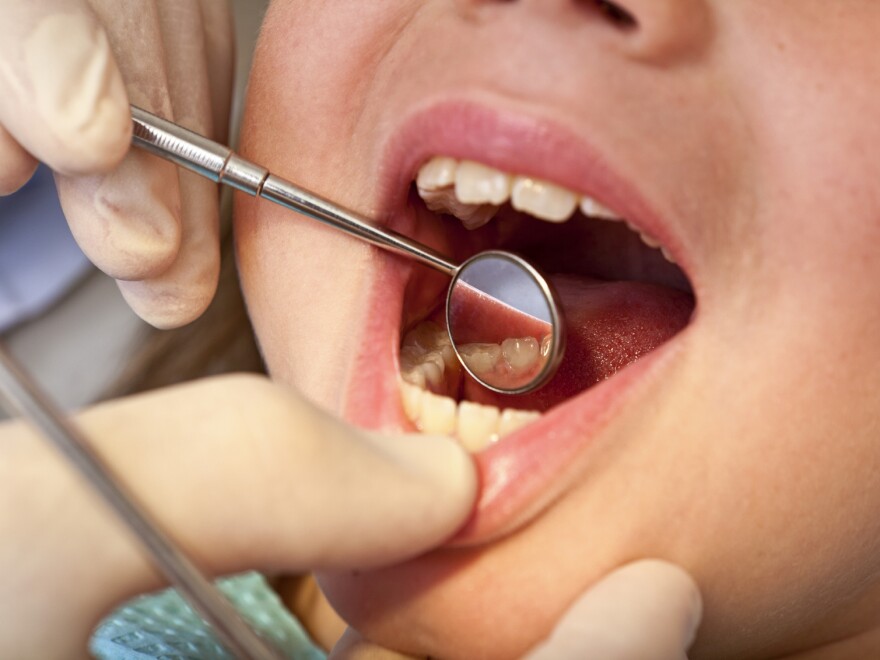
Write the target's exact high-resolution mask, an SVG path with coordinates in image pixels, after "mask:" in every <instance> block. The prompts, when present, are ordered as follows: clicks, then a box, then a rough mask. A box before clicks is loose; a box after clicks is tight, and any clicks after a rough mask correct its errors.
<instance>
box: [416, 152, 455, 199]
mask: <svg viewBox="0 0 880 660" xmlns="http://www.w3.org/2000/svg"><path fill="white" fill-rule="evenodd" d="M457 169H458V162H457V161H456V160H455V159H454V158H445V157H443V156H438V157H436V158H432V159H431V160H429V161H428V162H427V163H425V164H424V165H422V169H420V170H419V175H418V177H416V186H418V188H419V190H426V191H429V190H441V189H442V188H451V187H452V186H454V185H455V172H456V170H457Z"/></svg>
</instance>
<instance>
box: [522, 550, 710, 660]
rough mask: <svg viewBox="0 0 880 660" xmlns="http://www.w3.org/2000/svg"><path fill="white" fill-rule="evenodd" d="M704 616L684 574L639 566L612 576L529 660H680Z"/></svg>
mask: <svg viewBox="0 0 880 660" xmlns="http://www.w3.org/2000/svg"><path fill="white" fill-rule="evenodd" d="M701 616H702V600H701V597H700V591H699V589H698V588H697V585H696V583H695V582H694V580H693V578H692V577H691V576H690V575H688V573H686V572H685V571H684V570H683V569H681V568H679V567H678V566H675V565H674V564H670V563H668V562H664V561H659V560H651V559H648V560H641V561H637V562H634V563H632V564H628V565H626V566H624V567H622V568H619V569H617V570H616V571H614V572H613V573H610V574H609V575H607V576H606V577H605V578H603V579H602V580H600V581H599V582H598V583H597V584H596V585H595V586H594V587H592V588H591V589H590V590H589V591H588V592H587V593H586V594H584V595H583V596H582V597H581V598H580V599H579V600H578V601H577V602H575V604H574V605H573V606H572V607H571V608H570V609H569V610H568V612H567V613H566V614H565V616H564V617H563V618H562V620H561V621H560V622H559V624H558V625H557V627H556V629H555V630H554V631H553V633H552V634H551V635H550V637H549V638H548V639H547V640H546V641H545V642H543V643H542V644H541V645H540V646H539V647H537V649H535V651H534V652H532V653H531V654H530V655H529V656H528V659H529V660H564V659H566V658H601V659H602V660H679V659H681V658H686V657H687V656H686V653H687V649H688V647H689V646H690V645H691V644H692V643H693V640H694V636H695V635H696V631H697V627H698V626H699V623H700V619H701Z"/></svg>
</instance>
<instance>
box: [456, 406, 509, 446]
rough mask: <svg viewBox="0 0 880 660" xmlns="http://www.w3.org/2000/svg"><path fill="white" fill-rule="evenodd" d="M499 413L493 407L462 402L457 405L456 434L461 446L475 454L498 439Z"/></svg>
mask: <svg viewBox="0 0 880 660" xmlns="http://www.w3.org/2000/svg"><path fill="white" fill-rule="evenodd" d="M500 415H501V412H500V411H499V410H498V408H496V407H494V406H483V405H480V404H479V403H472V402H470V401H462V402H461V403H460V404H459V405H458V426H457V429H456V434H457V435H458V440H459V442H460V443H461V444H462V446H463V447H464V448H465V449H467V450H468V451H469V452H471V453H477V452H479V451H482V450H483V449H485V448H486V447H488V446H489V445H490V444H492V442H494V441H495V440H497V439H498V420H499V417H500Z"/></svg>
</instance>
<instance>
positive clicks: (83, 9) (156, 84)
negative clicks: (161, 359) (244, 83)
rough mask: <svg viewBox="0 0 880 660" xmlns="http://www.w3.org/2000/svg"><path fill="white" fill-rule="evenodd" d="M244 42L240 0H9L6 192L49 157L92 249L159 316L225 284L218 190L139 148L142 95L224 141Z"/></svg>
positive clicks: (1, 58)
mask: <svg viewBox="0 0 880 660" xmlns="http://www.w3.org/2000/svg"><path fill="white" fill-rule="evenodd" d="M233 51H234V46H233V30H232V19H231V14H230V9H229V5H228V0H124V1H122V2H120V1H119V0H3V2H0V195H3V194H10V193H12V192H14V191H15V190H17V189H18V188H19V187H21V186H22V185H24V183H26V182H27V181H28V179H29V178H30V177H31V175H32V174H33V171H34V169H35V168H36V165H37V161H43V162H45V163H46V164H48V165H49V166H50V167H51V168H52V169H53V170H55V172H56V173H57V177H56V180H57V184H58V191H59V194H60V197H61V204H62V207H63V209H64V213H65V215H66V216H67V219H68V221H69V223H70V227H71V229H72V231H73V234H74V236H75V237H76V240H77V242H78V243H79V244H80V246H81V247H82V249H83V251H84V252H85V253H86V254H87V255H88V256H89V258H90V259H91V260H92V261H93V262H94V263H95V264H96V265H97V266H98V267H99V268H100V269H101V270H103V271H105V272H106V273H108V274H109V275H111V276H112V277H114V278H116V279H117V280H119V283H120V288H121V289H122V292H123V294H124V296H125V298H126V300H127V301H128V302H129V304H130V305H131V306H132V308H133V309H134V310H135V311H136V312H137V313H138V314H140V315H141V316H142V317H143V318H145V319H146V320H147V321H149V322H150V323H152V324H154V325H156V326H159V327H173V326H177V325H182V324H184V323H187V322H189V321H191V320H193V319H194V318H196V317H197V316H198V315H199V314H201V312H202V311H203V310H204V309H205V307H206V306H207V304H208V303H209V302H210V300H211V298H212V297H213V295H214V291H215V288H216V281H217V274H218V269H219V246H218V218H219V209H218V192H217V189H216V187H215V186H214V185H213V184H211V183H210V182H209V181H206V180H203V179H200V178H198V177H197V176H196V175H192V174H188V173H183V172H178V170H177V168H176V167H175V166H174V165H171V164H170V163H166V162H164V161H160V160H159V159H157V158H154V157H151V156H148V155H147V154H145V153H143V152H139V151H131V152H129V146H130V139H131V113H130V110H129V103H133V104H135V105H139V106H142V107H143V108H145V109H146V110H150V111H151V112H155V113H157V114H159V115H162V116H164V117H166V118H169V119H172V120H174V121H177V122H178V123H181V124H183V125H185V126H187V127H188V128H191V129H193V130H195V131H197V132H199V133H203V134H205V135H209V136H212V137H214V138H215V139H218V140H221V141H223V140H225V139H226V131H227V126H228V121H229V105H230V96H231V88H232V68H233Z"/></svg>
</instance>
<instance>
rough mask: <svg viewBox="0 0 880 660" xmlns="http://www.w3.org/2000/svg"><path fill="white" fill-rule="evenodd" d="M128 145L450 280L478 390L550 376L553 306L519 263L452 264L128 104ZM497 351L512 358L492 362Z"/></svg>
mask: <svg viewBox="0 0 880 660" xmlns="http://www.w3.org/2000/svg"><path fill="white" fill-rule="evenodd" d="M131 111H132V119H133V121H134V137H133V139H132V143H133V144H134V145H135V146H137V147H140V148H142V149H145V150H147V151H149V152H151V153H153V154H155V155H158V156H160V157H162V158H165V159H166V160H170V161H172V162H174V163H176V164H177V165H180V166H181V167H184V168H186V169H188V170H192V171H193V172H196V173H197V174H200V175H202V176H204V177H206V178H208V179H210V180H211V181H214V182H216V183H222V184H224V185H227V186H231V187H232V188H235V189H237V190H240V191H242V192H245V193H247V194H249V195H251V196H254V197H262V198H263V199H267V200H269V201H271V202H274V203H276V204H280V205H281V206H284V207H286V208H288V209H292V210H294V211H297V212H298V213H301V214H303V215H306V216H308V217H310V218H312V219H314V220H318V221H320V222H323V223H324V224H327V225H330V226H332V227H335V228H337V229H341V230H342V231H344V232H346V233H348V234H350V235H352V236H356V237H357V238H360V239H363V240H365V241H367V242H369V243H372V244H373V245H376V246H378V247H380V248H383V249H385V250H389V251H391V252H394V253H396V254H400V255H403V256H406V257H410V258H412V259H415V260H416V261H418V262H420V263H422V264H425V265H427V266H430V267H431V268H434V269H436V270H439V271H440V272H442V273H445V274H446V275H449V276H450V277H451V278H452V282H451V284H450V287H449V291H448V294H447V296H446V322H447V329H448V332H449V338H450V341H451V342H452V346H453V348H454V349H455V354H456V355H457V356H458V359H459V360H460V361H461V363H462V365H463V366H464V368H465V370H466V371H467V372H468V373H469V374H470V375H471V376H472V377H473V378H474V379H475V380H477V381H478V382H479V383H480V384H482V385H483V386H485V387H487V388H488V389H490V390H493V391H495V392H499V393H501V394H525V393H527V392H531V391H533V390H535V389H537V388H539V387H541V386H542V385H544V384H546V383H547V382H548V381H549V380H550V378H552V377H553V375H554V374H555V373H556V370H557V368H558V367H559V364H560V362H561V361H562V355H563V353H564V350H565V336H564V326H563V323H562V315H561V313H560V305H559V301H558V299H557V297H556V294H555V292H554V290H553V287H552V286H551V285H550V284H549V282H548V281H547V280H546V279H545V278H544V276H543V275H541V273H540V272H538V271H537V270H536V269H535V268H534V267H533V266H531V265H530V264H529V263H528V262H526V261H525V260H524V259H522V258H521V257H518V256H516V255H514V254H511V253H508V252H501V251H489V252H483V253H481V254H478V255H476V256H475V257H472V258H470V259H468V260H467V261H465V262H464V263H463V264H460V265H456V264H455V263H453V262H451V261H450V260H449V259H447V258H446V257H445V256H443V255H442V254H440V253H439V252H436V251H435V250H432V249H431V248H429V247H427V246H425V245H422V244H421V243H418V242H416V241H413V240H411V239H409V238H407V237H406V236H402V235H400V234H398V233H396V232H394V231H391V230H389V229H384V228H381V227H377V226H376V225H374V224H372V223H370V222H369V221H368V220H366V219H365V218H363V217H361V216H359V215H358V214H356V213H353V212H351V211H348V210H346V209H344V208H341V207H340V206H338V205H336V204H334V203H333V202H331V201H329V200H327V199H324V198H322V197H319V196H318V195H315V194H314V193H311V192H309V191H307V190H304V189H303V188H300V187H299V186H296V185H294V184H293V183H290V182H289V181H285V180H284V179H281V178H280V177H277V176H275V175H274V174H271V173H270V172H269V171H268V170H267V169H265V168H263V167H260V166H259V165H256V164H254V163H251V162H249V161H247V160H245V159H243V158H241V157H240V156H238V155H236V154H235V153H233V151H232V150H231V149H229V148H228V147H225V146H223V145H221V144H218V143H216V142H213V141H211V140H209V139H207V138H205V137H203V136H201V135H198V134H197V133H193V132H192V131H189V130H187V129H185V128H183V127H181V126H179V125H177V124H174V123H172V122H169V121H166V120H164V119H162V118H160V117H157V116H156V115H153V114H151V113H149V112H146V111H145V110H142V109H140V108H137V107H134V106H132V108H131ZM501 353H504V354H505V355H507V356H510V357H512V359H510V360H507V359H501V360H499V359H497V357H498V355H500V354H501Z"/></svg>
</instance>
